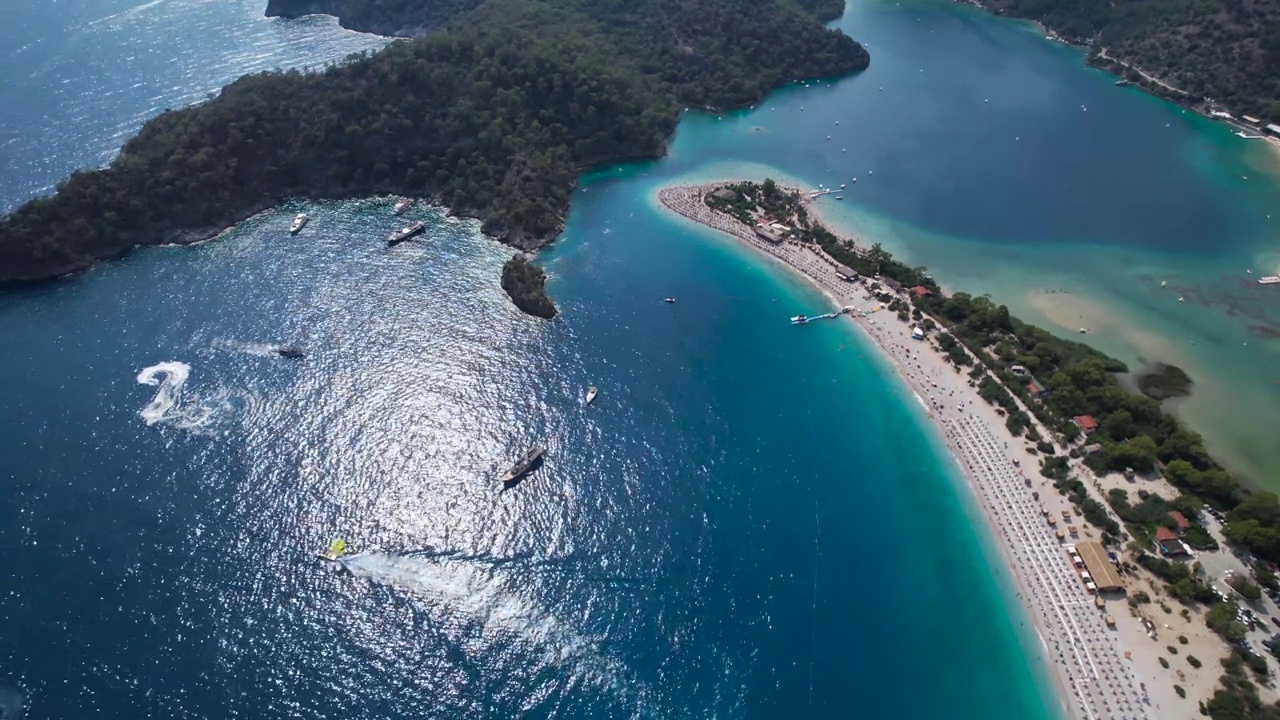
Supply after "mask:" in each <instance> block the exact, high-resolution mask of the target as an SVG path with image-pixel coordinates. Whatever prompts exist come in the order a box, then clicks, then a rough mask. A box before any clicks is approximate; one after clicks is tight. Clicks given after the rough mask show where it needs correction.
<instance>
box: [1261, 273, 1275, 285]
mask: <svg viewBox="0 0 1280 720" xmlns="http://www.w3.org/2000/svg"><path fill="white" fill-rule="evenodd" d="M1276 283H1280V275H1267V276H1266V277H1261V278H1258V284H1259V285H1275V284H1276Z"/></svg>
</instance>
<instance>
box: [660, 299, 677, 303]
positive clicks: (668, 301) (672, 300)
mask: <svg viewBox="0 0 1280 720" xmlns="http://www.w3.org/2000/svg"><path fill="white" fill-rule="evenodd" d="M662 301H663V302H665V303H673V302H675V301H676V299H675V298H663V299H662Z"/></svg>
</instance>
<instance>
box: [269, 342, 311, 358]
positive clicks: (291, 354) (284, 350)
mask: <svg viewBox="0 0 1280 720" xmlns="http://www.w3.org/2000/svg"><path fill="white" fill-rule="evenodd" d="M276 354H277V355H279V356H280V357H283V358H289V359H290V360H301V359H302V358H304V357H306V356H307V352H306V351H305V350H303V349H302V348H300V347H298V346H297V345H281V346H280V347H278V348H276Z"/></svg>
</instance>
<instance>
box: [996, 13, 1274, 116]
mask: <svg viewBox="0 0 1280 720" xmlns="http://www.w3.org/2000/svg"><path fill="white" fill-rule="evenodd" d="M970 1H971V2H973V3H974V4H977V5H979V6H981V7H984V8H987V9H989V10H991V11H993V12H998V13H1002V14H1005V15H1009V16H1011V17H1018V18H1025V19H1028V20H1035V21H1037V22H1039V23H1041V24H1042V25H1044V26H1045V27H1046V28H1048V29H1049V30H1051V31H1053V32H1054V33H1056V34H1057V35H1059V36H1061V37H1062V38H1064V39H1066V40H1069V41H1071V42H1073V43H1076V44H1080V45H1086V46H1089V47H1090V57H1089V62H1090V63H1092V64H1094V65H1098V66H1099V67H1102V68H1104V69H1107V70H1111V71H1113V72H1117V73H1119V74H1121V75H1123V76H1124V77H1125V78H1127V79H1128V80H1130V81H1132V82H1134V83H1136V84H1140V85H1142V86H1143V87H1144V88H1146V89H1147V90H1149V91H1151V92H1153V93H1155V94H1157V95H1160V96H1162V97H1165V98H1167V99H1169V100H1173V101H1175V102H1178V103H1181V104H1184V105H1205V101H1206V100H1210V101H1211V103H1210V104H1209V106H1206V107H1204V108H1202V109H1211V108H1214V107H1224V108H1227V109H1229V110H1230V111H1231V112H1232V113H1235V114H1247V115H1252V116H1255V117H1257V118H1260V119H1265V120H1269V121H1270V122H1273V123H1280V0H1124V1H1123V2H1116V1H1113V0H970ZM1143 73H1146V74H1147V76H1149V77H1147V76H1144V75H1143ZM1157 80H1158V82H1157Z"/></svg>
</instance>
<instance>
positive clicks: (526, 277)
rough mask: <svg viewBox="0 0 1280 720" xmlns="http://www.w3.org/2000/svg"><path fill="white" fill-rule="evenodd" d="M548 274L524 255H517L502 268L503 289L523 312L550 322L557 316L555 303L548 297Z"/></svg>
mask: <svg viewBox="0 0 1280 720" xmlns="http://www.w3.org/2000/svg"><path fill="white" fill-rule="evenodd" d="M546 283H547V273H546V271H545V270H543V269H542V268H540V267H538V266H537V265H534V264H533V263H531V262H529V261H528V259H526V258H525V256H524V255H522V254H520V253H516V254H515V256H513V257H512V258H511V259H510V260H508V261H507V262H506V264H504V265H503V266H502V289H503V290H506V291H507V295H508V296H510V297H511V302H513V303H515V304H516V307H518V308H520V310H521V311H523V312H525V313H528V314H529V315H533V316H534V317H540V318H543V319H545V320H550V319H552V318H554V317H555V316H556V312H557V311H556V306H555V303H553V302H551V298H550V297H549V296H548V295H547V290H546Z"/></svg>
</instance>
